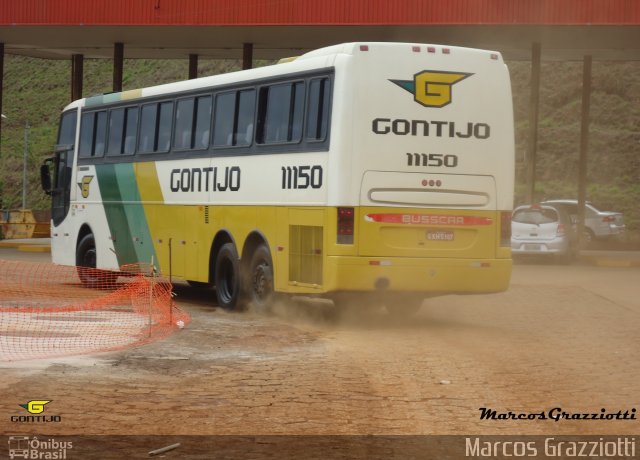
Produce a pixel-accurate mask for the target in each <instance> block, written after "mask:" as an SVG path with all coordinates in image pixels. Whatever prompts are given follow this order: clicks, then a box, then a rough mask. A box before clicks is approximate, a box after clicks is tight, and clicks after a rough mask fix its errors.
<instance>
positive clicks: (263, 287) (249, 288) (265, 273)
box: [244, 244, 274, 311]
mask: <svg viewBox="0 0 640 460" xmlns="http://www.w3.org/2000/svg"><path fill="white" fill-rule="evenodd" d="M244 292H245V293H246V295H247V301H248V303H249V305H251V306H252V307H253V308H255V309H256V310H258V311H268V310H269V308H270V307H271V304H272V302H273V297H274V289H273V262H272V259H271V253H270V252H269V248H268V247H267V246H266V245H265V244H260V245H259V246H258V247H257V248H256V250H255V251H253V254H252V255H251V262H249V269H248V273H247V277H246V286H245V289H244Z"/></svg>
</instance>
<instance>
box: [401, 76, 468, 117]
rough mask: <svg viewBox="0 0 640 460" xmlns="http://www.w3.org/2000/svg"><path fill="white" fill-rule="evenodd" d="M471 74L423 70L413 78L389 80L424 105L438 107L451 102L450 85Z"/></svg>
mask: <svg viewBox="0 0 640 460" xmlns="http://www.w3.org/2000/svg"><path fill="white" fill-rule="evenodd" d="M471 75H473V74H472V73H464V72H448V71H442V70H423V71H422V72H419V73H417V74H415V75H414V76H413V80H389V81H390V82H392V83H395V84H396V85H398V86H399V87H400V88H402V89H404V90H407V91H408V92H410V93H411V94H413V98H414V100H415V101H416V102H417V103H418V104H421V105H424V106H425V107H435V108H440V107H444V106H446V105H449V104H451V100H452V97H453V92H452V88H451V87H452V86H453V85H455V84H456V83H458V82H460V81H462V80H464V79H465V78H468V77H470V76H471Z"/></svg>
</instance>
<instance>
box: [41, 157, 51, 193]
mask: <svg viewBox="0 0 640 460" xmlns="http://www.w3.org/2000/svg"><path fill="white" fill-rule="evenodd" d="M50 162H51V158H49V159H47V160H45V162H44V163H42V165H41V166H40V184H41V185H42V190H43V191H44V193H46V194H47V195H51V173H50V171H49V163H50Z"/></svg>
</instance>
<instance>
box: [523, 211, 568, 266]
mask: <svg viewBox="0 0 640 460" xmlns="http://www.w3.org/2000/svg"><path fill="white" fill-rule="evenodd" d="M511 252H512V254H513V256H514V257H518V256H524V255H531V256H533V255H535V256H547V257H553V258H555V259H557V260H559V261H561V262H565V263H568V262H570V261H571V260H572V259H573V258H574V257H575V255H576V253H577V238H576V231H575V226H574V225H573V224H572V221H571V217H570V216H569V215H568V214H567V213H566V212H564V211H563V210H562V209H559V208H556V207H554V206H551V205H542V204H534V205H526V206H520V207H517V208H516V209H515V210H514V211H513V215H512V218H511Z"/></svg>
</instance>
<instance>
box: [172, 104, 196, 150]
mask: <svg viewBox="0 0 640 460" xmlns="http://www.w3.org/2000/svg"><path fill="white" fill-rule="evenodd" d="M193 106H194V99H193V98H192V97H191V98H188V99H180V100H179V101H178V103H177V105H176V124H175V127H174V132H173V147H174V148H175V149H176V150H184V149H189V148H191V137H192V136H193Z"/></svg>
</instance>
